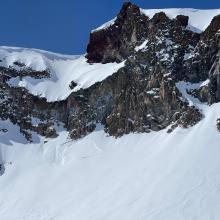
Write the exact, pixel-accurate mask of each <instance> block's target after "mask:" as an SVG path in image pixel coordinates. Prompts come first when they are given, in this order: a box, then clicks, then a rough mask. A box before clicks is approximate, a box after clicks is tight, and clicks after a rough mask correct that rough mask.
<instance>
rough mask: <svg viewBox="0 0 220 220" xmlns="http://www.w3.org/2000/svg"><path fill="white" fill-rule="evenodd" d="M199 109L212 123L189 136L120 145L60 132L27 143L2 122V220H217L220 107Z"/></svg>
mask: <svg viewBox="0 0 220 220" xmlns="http://www.w3.org/2000/svg"><path fill="white" fill-rule="evenodd" d="M189 86H190V85H186V84H184V83H180V84H179V85H178V87H179V88H180V89H181V91H182V92H183V93H184V88H186V87H189ZM196 86H198V85H196ZM187 98H188V99H189V101H192V102H194V101H195V99H191V97H190V96H188V97H187ZM197 102H198V100H197ZM199 107H200V109H201V110H202V111H203V113H204V114H205V116H206V117H204V119H203V120H202V121H201V122H199V123H198V124H197V125H196V126H194V127H191V128H190V129H181V128H178V129H176V130H174V132H173V133H171V134H167V133H166V130H162V131H159V132H152V133H149V134H129V135H125V136H123V137H121V138H118V139H115V138H113V137H108V136H107V135H106V134H105V133H104V131H103V129H102V128H101V127H100V128H99V129H97V130H96V131H95V132H93V133H91V134H90V135H88V136H86V137H85V138H83V139H81V140H79V141H71V140H69V139H68V133H67V132H66V131H64V130H63V131H62V130H61V131H60V136H59V137H57V138H56V139H49V140H47V142H45V139H41V138H40V139H38V140H36V143H35V144H25V143H26V142H25V140H24V138H23V137H22V136H21V135H19V132H18V131H17V132H16V130H18V128H16V127H15V126H13V125H11V124H10V123H9V122H1V124H0V125H1V127H5V128H7V129H8V132H7V133H3V132H0V135H1V136H0V160H1V161H2V163H4V166H5V173H4V175H3V176H0V217H1V220H20V219H22V220H51V219H53V220H70V219H79V220H91V219H94V220H99V219H105V220H122V219H126V220H142V219H143V220H145V219H148V220H164V219H169V220H177V219H178V220H186V219H187V220H188V219H199V220H207V219H213V220H214V219H219V218H220V213H219V205H220V190H219V185H220V173H219V170H220V160H219V155H220V145H219V143H220V134H219V133H218V132H217V130H216V127H215V123H216V119H217V118H218V117H219V116H220V104H219V103H218V104H213V105H212V106H206V105H205V104H201V103H200V104H199ZM207 131H208V132H207ZM15 133H16V134H15ZM8 140H11V141H10V143H9V142H8Z"/></svg>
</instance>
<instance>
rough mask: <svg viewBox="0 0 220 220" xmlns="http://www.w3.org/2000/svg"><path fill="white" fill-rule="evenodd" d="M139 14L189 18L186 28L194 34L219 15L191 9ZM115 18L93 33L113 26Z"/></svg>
mask: <svg viewBox="0 0 220 220" xmlns="http://www.w3.org/2000/svg"><path fill="white" fill-rule="evenodd" d="M141 12H142V13H143V14H145V15H146V16H148V17H149V18H152V17H153V16H154V15H155V13H158V12H164V13H165V14H166V15H167V16H168V17H169V18H171V19H173V18H175V17H176V16H177V15H185V16H189V24H188V28H189V29H190V30H192V31H195V32H198V33H200V32H203V31H204V30H205V29H206V28H207V27H208V25H209V24H210V22H211V20H212V18H213V17H214V16H216V15H219V14H220V9H193V8H167V9H141ZM115 19H116V18H114V19H112V20H111V21H109V22H106V23H105V24H103V25H101V26H100V27H98V28H97V29H95V30H93V32H95V31H98V30H101V29H106V28H108V27H109V26H111V25H113V24H114V21H115Z"/></svg>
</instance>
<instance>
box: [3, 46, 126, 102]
mask: <svg viewBox="0 0 220 220" xmlns="http://www.w3.org/2000/svg"><path fill="white" fill-rule="evenodd" d="M0 60H1V61H2V62H0V66H3V67H9V66H10V67H13V68H14V69H16V70H18V71H19V70H21V69H23V68H31V69H32V70H36V71H44V70H47V71H49V73H50V77H49V78H46V79H45V78H42V79H35V78H33V77H23V78H22V79H20V77H17V78H12V79H11V80H10V81H9V84H10V85H12V86H20V87H25V88H27V89H28V91H29V92H30V93H31V94H33V95H38V96H41V97H44V98H46V99H47V101H48V102H52V101H58V100H64V99H66V98H67V97H68V96H69V95H70V93H71V92H73V91H77V90H79V89H80V88H88V87H90V86H91V85H93V84H95V83H96V82H99V81H102V80H104V79H105V78H106V77H108V76H109V75H112V74H113V73H115V72H117V71H118V69H120V68H121V67H123V66H124V62H122V63H119V64H117V63H107V64H100V63H97V64H92V65H91V64H89V63H87V60H86V58H85V57H84V56H70V55H69V56H68V55H61V54H55V53H50V52H47V51H42V50H36V49H24V48H11V47H0ZM14 62H19V63H21V64H25V66H24V67H22V66H18V65H15V64H14ZM72 81H74V82H75V83H77V86H76V87H75V88H73V89H71V88H70V87H69V86H70V84H71V82H72Z"/></svg>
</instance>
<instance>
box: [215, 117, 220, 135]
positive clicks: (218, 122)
mask: <svg viewBox="0 0 220 220" xmlns="http://www.w3.org/2000/svg"><path fill="white" fill-rule="evenodd" d="M216 126H217V129H218V131H219V132H220V118H218V119H217V124H216Z"/></svg>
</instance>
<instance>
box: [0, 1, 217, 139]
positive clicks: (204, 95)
mask: <svg viewBox="0 0 220 220" xmlns="http://www.w3.org/2000/svg"><path fill="white" fill-rule="evenodd" d="M188 19H189V18H188V17H187V16H183V15H178V16H177V17H176V18H175V19H169V18H168V17H167V15H166V14H165V13H163V12H160V13H157V14H155V15H154V16H153V18H151V19H149V18H148V17H147V16H145V15H144V14H142V13H141V10H140V9H139V7H137V6H136V5H133V4H131V3H124V5H123V7H122V9H121V11H120V12H119V14H118V15H117V17H116V20H115V21H114V23H113V24H112V25H111V26H109V27H106V28H104V29H101V30H97V31H93V32H92V33H91V34H90V41H89V44H88V47H87V55H86V57H87V59H88V62H89V63H91V65H92V64H93V63H97V62H98V63H108V62H121V61H124V60H125V66H124V67H123V68H121V69H120V70H119V71H118V72H116V73H114V74H113V75H112V76H109V77H108V78H106V79H105V80H103V81H102V82H98V83H96V84H94V85H92V86H91V87H89V88H87V89H81V90H79V91H77V92H73V93H72V94H71V95H70V96H69V97H68V98H67V99H66V100H65V101H59V102H53V103H47V102H46V100H45V99H42V98H39V97H36V96H33V95H31V94H29V93H28V91H27V90H25V89H24V88H14V87H11V86H9V85H8V84H7V81H8V80H9V79H10V78H12V77H16V76H18V75H19V76H24V75H25V76H26V75H30V76H32V77H36V76H37V77H49V75H50V73H49V71H43V72H39V73H37V74H36V72H34V71H32V70H28V71H22V72H16V71H15V70H13V69H7V68H1V69H0V86H1V87H0V110H1V111H0V118H1V119H4V120H6V119H9V120H11V121H12V122H13V123H15V124H18V125H19V126H20V129H21V132H22V133H23V134H24V135H25V136H26V137H27V139H29V140H31V132H32V131H34V132H37V133H39V134H40V135H43V136H46V137H56V136H57V127H58V126H59V124H61V123H62V124H63V125H64V127H65V128H66V129H67V130H68V131H69V134H70V137H71V138H73V139H78V138H80V137H83V136H85V135H86V134H88V133H90V132H92V131H94V129H95V128H96V126H97V124H98V123H99V124H102V125H103V126H104V127H105V131H106V132H107V133H108V134H110V135H113V136H115V137H118V136H122V135H123V134H128V133H130V132H151V131H159V130H161V129H164V128H166V127H168V130H167V131H168V132H172V130H173V129H175V128H176V127H177V126H181V127H183V128H187V127H189V126H193V125H195V124H196V123H197V122H198V121H200V120H201V118H202V117H203V116H202V114H201V113H200V111H199V110H198V109H196V107H195V106H190V105H189V104H188V102H187V101H186V100H185V98H184V97H183V96H182V94H181V92H180V91H179V90H178V88H177V86H176V83H177V82H179V81H187V82H190V83H197V82H201V81H204V80H207V79H208V80H209V83H208V84H207V85H205V86H203V87H200V88H199V89H195V90H192V91H189V93H190V94H191V95H193V96H195V97H198V98H199V99H200V100H201V101H203V102H208V103H210V104H211V103H214V102H217V101H220V76H219V66H220V63H219V54H220V52H219V51H220V50H219V45H220V44H219V37H218V36H219V35H218V28H219V23H218V19H219V16H216V17H215V18H213V21H212V22H211V24H210V26H209V27H208V28H207V30H206V31H205V32H204V33H202V34H198V33H194V32H193V31H191V30H189V29H188V28H187V24H188ZM16 65H22V64H21V63H17V64H16ZM69 86H70V88H74V87H75V86H77V84H76V82H71V84H70V85H69Z"/></svg>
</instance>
